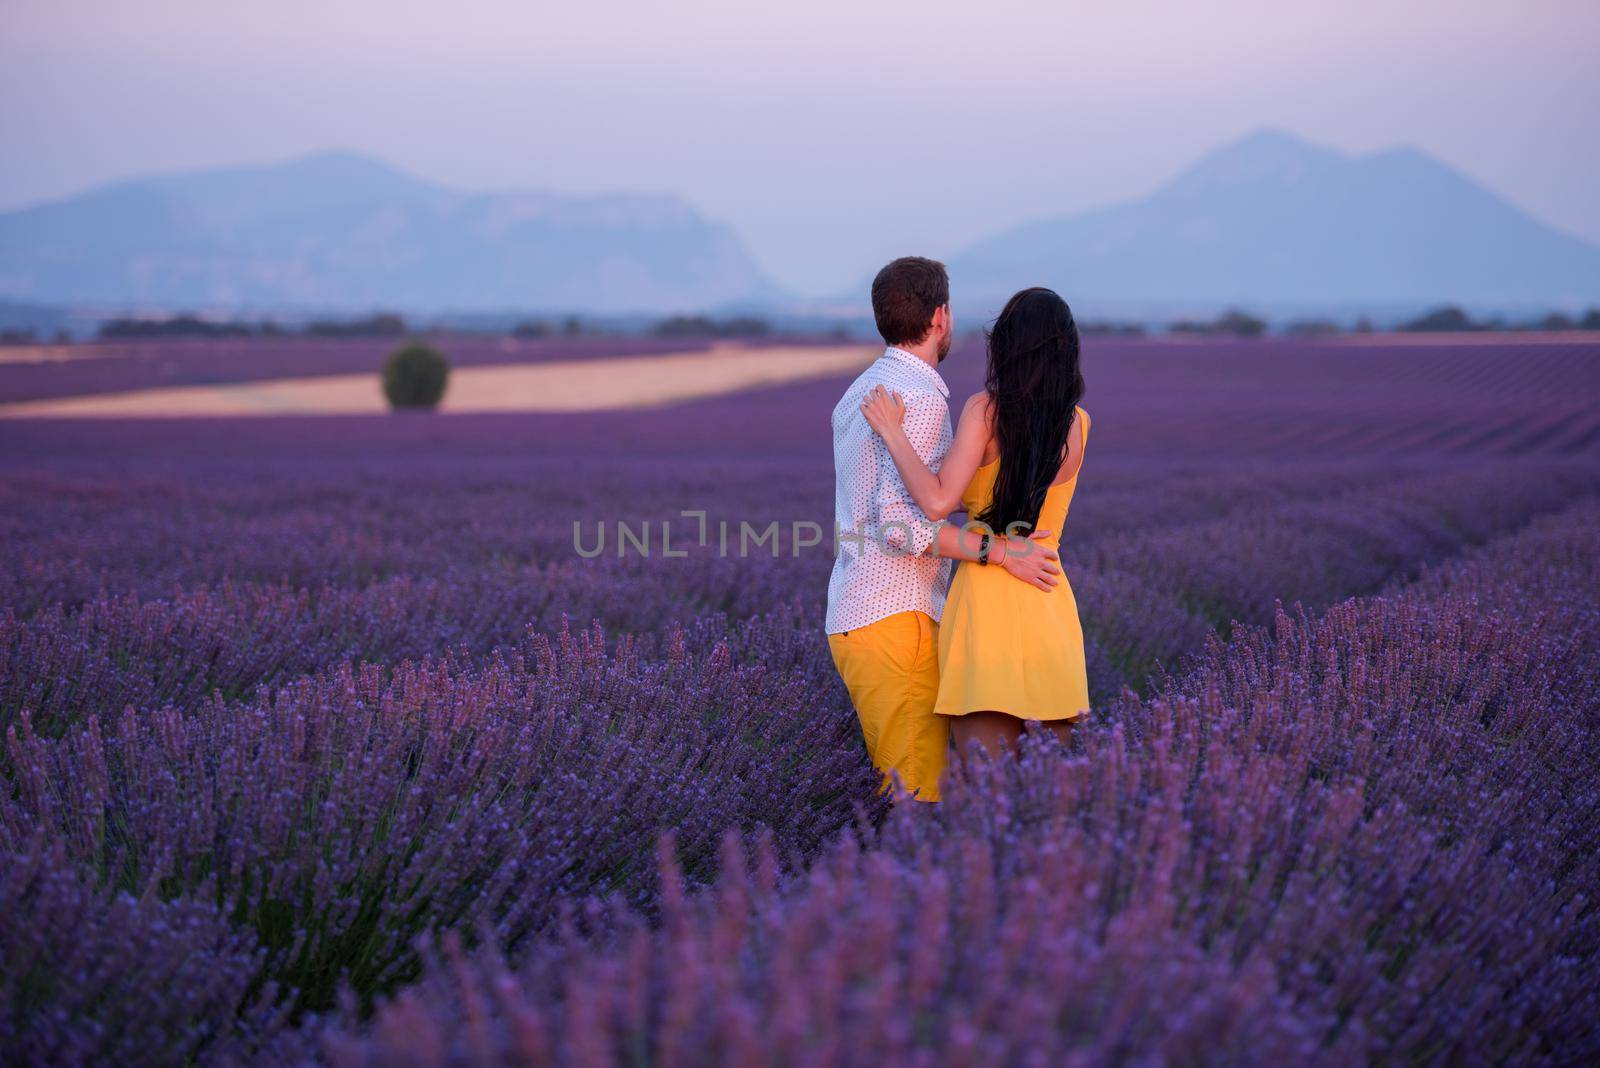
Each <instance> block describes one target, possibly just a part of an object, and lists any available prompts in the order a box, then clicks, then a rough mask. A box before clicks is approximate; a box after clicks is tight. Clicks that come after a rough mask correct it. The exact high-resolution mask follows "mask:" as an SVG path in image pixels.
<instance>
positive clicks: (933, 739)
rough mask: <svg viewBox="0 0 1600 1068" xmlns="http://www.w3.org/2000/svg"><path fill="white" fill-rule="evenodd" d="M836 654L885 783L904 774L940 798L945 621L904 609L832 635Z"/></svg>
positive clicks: (946, 730)
mask: <svg viewBox="0 0 1600 1068" xmlns="http://www.w3.org/2000/svg"><path fill="white" fill-rule="evenodd" d="M828 648H829V649H830V650H831V651H832V652H833V662H834V665H835V666H836V667H838V669H839V674H840V676H841V677H843V679H844V685H845V689H847V690H849V691H850V701H851V703H852V704H854V705H855V706H856V715H857V716H858V717H859V718H860V720H861V734H862V736H863V737H864V738H865V739H866V742H867V756H868V757H869V758H870V759H871V760H872V766H873V767H875V768H877V769H878V770H879V771H881V772H883V774H884V783H883V785H884V789H888V788H889V787H890V785H891V782H892V780H891V779H890V776H889V773H890V772H894V773H895V774H897V775H899V777H900V782H901V785H902V786H904V787H905V788H906V789H907V790H909V791H911V792H912V793H913V794H914V795H915V797H916V799H917V800H918V801H937V800H939V776H940V775H942V774H943V773H944V762H945V753H946V751H947V749H948V747H949V739H950V726H949V723H948V721H947V720H946V719H945V717H943V716H936V715H934V712H933V702H934V699H935V698H937V697H938V696H939V624H937V623H935V622H934V621H933V620H932V619H931V618H929V617H928V615H927V614H926V613H924V612H899V613H896V614H895V615H892V616H888V617H886V618H884V619H880V620H878V621H877V622H876V623H870V624H868V625H867V626H865V627H858V628H857V629H855V630H847V631H845V632H844V633H843V634H830V635H828Z"/></svg>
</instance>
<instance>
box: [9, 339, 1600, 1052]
mask: <svg viewBox="0 0 1600 1068" xmlns="http://www.w3.org/2000/svg"><path fill="white" fill-rule="evenodd" d="M1577 337H1578V340H1574V341H1569V342H1565V343H1538V344H1534V343H1519V342H1516V341H1509V340H1508V341H1505V342H1496V343H1493V344H1471V345H1466V344H1462V345H1438V344H1430V345H1416V344H1409V345H1408V344H1400V343H1388V342H1385V341H1383V340H1381V339H1379V340H1371V341H1362V342H1359V343H1356V342H1351V341H1328V342H1320V343H1309V342H1307V343H1291V342H1286V341H1259V342H1221V341H1206V342H1193V343H1179V342H1166V341H1159V342H1158V341H1149V342H1146V341H1126V340H1117V341H1113V340H1099V339H1090V340H1088V341H1086V343H1085V354H1084V362H1085V375H1086V378H1087V380H1088V385H1089V392H1088V395H1087V397H1086V398H1085V401H1084V406H1085V407H1086V408H1087V409H1088V410H1089V411H1090V412H1092V413H1093V416H1094V420H1095V436H1094V441H1093V444H1092V446H1091V448H1090V449H1089V452H1088V455H1087V458H1086V466H1085V472H1084V475H1083V477H1082V481H1081V488H1080V489H1079V491H1078V495H1077V499H1076V502H1075V504H1074V507H1073V511H1072V517H1071V521H1070V524H1069V529H1068V530H1067V531H1066V532H1065V536H1064V538H1063V548H1062V554H1063V560H1064V562H1065V564H1066V568H1067V571H1068V574H1069V576H1070V578H1071V581H1072V584H1073V587H1074V589H1075V591H1076V593H1077V597H1078V603H1079V606H1080V609H1081V613H1082V616H1083V620H1084V629H1085V636H1086V641H1087V644H1088V654H1089V671H1090V684H1091V688H1092V690H1093V692H1094V695H1095V700H1096V702H1097V706H1096V708H1095V709H1094V711H1093V713H1092V716H1091V720H1090V723H1089V726H1088V728H1087V729H1086V730H1081V731H1078V732H1077V733H1076V735H1075V738H1074V741H1073V743H1072V746H1071V748H1070V749H1065V750H1064V749H1062V748H1060V747H1058V746H1056V745H1055V744H1054V743H1053V742H1052V741H1049V740H1044V739H1041V740H1037V741H1034V740H1031V739H1030V740H1029V742H1028V744H1027V745H1026V746H1025V751H1024V753H1023V754H1022V757H1021V759H1020V760H1017V761H1010V762H1005V763H1002V764H999V765H996V766H987V767H986V766H978V767H972V768H969V769H967V770H966V771H964V772H963V773H961V776H960V778H959V780H958V781H956V782H954V783H952V784H951V786H950V788H949V789H948V791H947V800H946V801H945V802H943V803H942V804H940V805H939V806H937V807H936V808H933V807H928V806H911V805H898V806H895V805H890V804H889V803H888V802H887V801H885V799H883V798H882V797H880V796H878V795H877V793H876V791H875V785H876V778H875V776H874V774H873V773H872V771H871V769H870V767H869V766H868V765H867V761H866V757H865V753H864V750H863V747H862V744H861V741H860V735H859V729H858V728H857V725H856V722H855V717H854V713H853V712H852V710H851V708H850V706H849V703H848V700H847V698H846V696H845V693H844V690H843V687H842V685H841V684H840V683H839V681H838V678H837V676H836V673H835V671H834V668H833V665H832V662H831V661H830V659H829V656H828V651H827V647H826V644H825V642H824V640H823V638H822V635H821V619H822V599H823V596H824V589H825V586H826V576H827V572H828V568H829V565H830V563H831V556H830V545H829V539H827V538H826V537H825V538H824V539H823V543H822V544H821V545H818V546H807V545H804V544H801V543H799V542H797V540H796V538H795V537H794V534H795V531H796V529H797V528H796V527H795V524H796V523H807V522H809V523H816V524H819V525H820V526H821V527H822V528H824V529H831V522H832V515H831V500H832V471H831V456H830V454H829V447H830V441H829V437H828V434H827V415H828V411H829V409H830V408H831V407H832V404H833V402H834V400H835V399H836V397H837V395H838V392H839V391H840V389H841V388H842V385H843V380H841V379H837V378H832V379H819V380H816V381H812V382H807V383H802V384H797V385H786V386H782V387H777V388H771V389H765V390H758V391H755V392H751V393H746V394H742V395H732V396H724V397H719V398H715V399H710V400H703V401H698V402H693V403H688V404H683V405H679V406H675V407H670V408H661V409H654V410H649V411H644V412H608V413H593V414H586V415H540V416H531V415H526V416H518V415H452V416H430V415H394V416H389V417H382V418H357V417H328V418H293V417H289V418H254V419H241V420H231V421H230V420H206V419H191V420H170V421H159V420H136V421H126V422H124V421H109V420H88V421H76V422H75V421H65V420H63V421H44V420H40V421H28V422H4V421H0V444H3V446H4V447H3V449H0V538H3V541H4V546H5V553H4V558H3V562H0V606H3V608H0V637H3V642H0V728H3V730H4V733H5V745H4V749H3V752H0V777H3V783H0V852H3V853H4V858H3V863H0V915H3V916H4V917H5V922H4V924H3V926H0V1048H3V1049H4V1050H6V1051H7V1057H8V1058H9V1057H15V1059H16V1060H17V1061H18V1062H20V1063H27V1064H35V1063H37V1064H99V1063H115V1064H127V1065H141V1064H151V1065H166V1064H263V1065H276V1064H306V1063H323V1064H329V1065H335V1066H345V1065H349V1066H358V1065H360V1066H365V1065H388V1064H412V1065H441V1066H442V1065H463V1064H470V1065H511V1064H552V1065H606V1064H628V1065H705V1064H728V1065H756V1064H778V1065H795V1066H800V1065H830V1064H845V1065H855V1064H861V1065H867V1064H871V1065H884V1064H891V1065H919V1066H923V1065H925V1066H930V1068H931V1066H942V1065H952V1066H955V1065H969V1064H1016V1065H1035V1064H1038V1065H1045V1064H1049V1065H1056V1064H1064V1065H1099V1064H1220V1063H1227V1064H1261V1065H1281V1064H1283V1063H1285V1062H1286V1061H1289V1060H1291V1059H1293V1060H1294V1061H1296V1062H1298V1063H1302V1064H1306V1065H1330V1066H1331V1065H1340V1066H1342V1065H1349V1064H1361V1063H1377V1062H1382V1063H1415V1064H1571V1063H1580V1062H1584V1061H1586V1060H1593V1059H1594V1058H1596V1057H1600V1029H1597V1025H1596V1021H1597V1020H1600V995H1597V994H1596V992H1595V991H1596V989H1597V987H1596V984H1595V983H1594V981H1593V977H1594V970H1595V968H1596V966H1597V963H1600V913H1597V911H1596V895H1597V891H1600V775H1597V772H1596V769H1597V768H1600V596H1597V595H1600V343H1596V342H1594V341H1593V340H1582V338H1583V335H1578V336H1577ZM1590 337H1592V335H1591V336H1590ZM680 347H681V345H680ZM557 349H558V346H556V345H555V344H554V343H545V347H544V348H540V347H539V346H538V345H531V344H530V345H529V346H527V352H525V353H520V350H519V353H520V354H518V355H513V356H508V357H504V358H502V359H498V360H497V359H496V358H495V357H494V354H493V353H492V352H488V351H485V352H484V353H482V354H479V355H481V356H482V360H481V362H483V363H494V362H510V361H512V360H521V359H540V358H557V357H559V358H566V357H570V356H574V355H604V354H605V353H604V352H603V351H600V350H599V349H596V350H595V351H593V352H576V351H567V350H560V351H559V352H557ZM284 351H285V354H283V355H280V356H277V357H274V359H276V360H278V361H279V362H277V363H272V362H271V361H268V363H267V364H258V363H254V362H252V363H251V364H250V365H249V366H241V361H244V360H245V357H249V359H250V360H251V361H254V360H255V358H256V356H258V355H260V350H259V349H256V350H251V348H250V347H249V346H241V347H239V348H238V349H237V351H235V350H234V349H231V348H229V347H228V346H219V347H216V348H215V350H214V351H208V352H206V353H199V352H183V353H178V354H176V355H173V356H171V357H170V359H168V358H167V357H163V356H161V355H160V354H159V353H158V352H157V351H156V350H154V349H150V350H148V351H142V352H141V353H134V354H125V355H112V356H108V357H106V359H109V360H112V361H113V364H114V367H113V369H114V371H115V376H116V377H115V382H116V383H117V384H115V385H113V386H107V387H86V386H85V385H84V382H85V381H87V380H88V378H92V377H94V376H93V375H91V374H90V372H89V371H87V370H85V364H86V363H88V362H89V361H63V362H58V363H52V364H30V365H13V366H0V400H21V399H32V398H40V397H53V396H64V395H71V394H74V393H78V392H83V391H85V389H88V388H115V389H129V388H136V387H137V386H142V385H147V384H165V383H166V382H168V381H172V380H173V379H171V378H167V379H161V380H153V379H152V378H151V376H152V374H157V373H159V374H167V373H168V372H157V370H156V369H158V368H160V367H164V366H165V367H169V369H170V374H171V375H176V376H179V378H180V379H181V380H183V381H188V382H195V381H237V380H244V379H248V378H251V377H268V378H270V377H274V376H288V375H302V374H308V373H316V372H313V371H308V370H307V369H306V367H307V366H308V363H307V361H308V360H309V359H310V357H307V356H306V355H305V353H304V352H301V351H300V350H293V351H290V350H288V349H286V350H284ZM633 351H639V350H638V349H635V350H633ZM663 351H665V349H663ZM550 353H556V354H557V355H555V356H551V355H550ZM241 354H243V355H241ZM473 358H474V359H476V357H473ZM163 360H167V362H166V363H163ZM347 360H349V361H355V362H360V361H363V360H364V361H366V362H367V364H370V362H371V361H370V359H368V356H367V355H366V354H360V355H347V356H341V357H339V358H337V359H334V360H332V362H331V363H330V364H319V365H318V366H319V367H320V366H332V367H333V369H335V370H338V371H346V370H349V369H350V367H351V366H354V363H350V364H348V365H347V363H346V362H345V361H347ZM981 364H982V352H981V348H980V347H979V346H977V345H975V344H971V343H969V344H967V345H965V346H960V347H958V348H957V349H956V350H955V351H954V352H953V353H952V355H951V358H950V360H949V362H948V363H947V364H946V367H947V368H948V370H949V373H948V375H947V377H948V378H949V379H950V381H951V385H952V392H953V395H954V398H955V400H956V401H957V402H959V400H960V399H961V398H963V397H964V396H965V395H966V394H967V393H969V392H971V391H973V390H974V389H976V388H977V387H978V385H979V383H980V381H981V374H982V367H981ZM110 366H112V365H108V367H110ZM86 376H88V378H86ZM207 376H209V377H207ZM686 510H688V511H699V512H704V513H705V515H706V522H707V523H708V525H709V526H710V528H711V531H712V537H711V538H710V539H709V544H707V545H703V546H702V545H698V544H696V538H695V535H696V532H697V529H698V522H697V520H696V519H695V518H694V517H692V516H690V517H686V516H684V515H682V513H683V512H684V511H686ZM619 521H620V522H624V523H627V524H630V526H631V528H632V529H634V530H638V529H641V528H642V527H643V525H645V524H649V525H650V529H651V530H652V531H653V537H654V538H655V541H654V542H653V544H652V548H653V549H654V550H655V551H654V552H652V553H651V555H650V556H649V557H648V558H646V557H644V556H642V555H641V554H640V553H638V552H636V551H631V550H630V551H628V552H626V553H625V554H622V555H619V553H618V547H617V541H616V539H615V537H614V534H615V528H616V524H617V523H618V522H619ZM774 521H776V523H777V524H778V528H777V529H778V531H779V534H778V537H777V539H776V541H775V542H772V541H769V542H764V543H762V544H760V545H759V546H757V547H755V548H754V549H752V550H751V551H749V552H747V553H744V554H740V553H737V552H729V553H727V554H724V553H723V552H721V551H720V549H719V545H718V540H717V537H716V530H717V528H718V525H719V524H721V523H723V522H727V523H728V524H730V526H731V527H732V528H733V530H734V534H733V540H734V543H735V546H734V547H736V545H737V539H738V533H737V532H738V528H739V524H741V523H747V524H749V525H750V526H751V527H752V528H754V529H756V530H757V531H762V530H765V529H766V527H767V525H768V524H770V523H773V522H774ZM575 524H577V526H578V532H579V534H580V535H581V537H580V538H579V541H580V543H581V544H582V545H583V546H585V547H592V546H593V545H594V544H595V537H596V533H597V531H598V530H599V529H602V528H604V529H607V530H608V531H609V534H610V535H611V536H610V540H608V541H607V543H606V551H605V552H604V553H602V554H600V555H598V556H595V557H593V558H587V557H585V556H584V555H582V554H580V553H579V552H577V551H576V550H575V542H574V525H575ZM662 524H667V525H669V526H670V527H671V528H672V531H673V543H672V544H673V546H674V547H675V549H677V548H683V549H686V550H687V551H686V554H685V555H683V556H681V557H680V556H672V557H666V556H663V555H662V554H661V552H660V548H661V545H660V531H661V525H662ZM802 540H804V539H802Z"/></svg>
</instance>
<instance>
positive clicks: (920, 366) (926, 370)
mask: <svg viewBox="0 0 1600 1068" xmlns="http://www.w3.org/2000/svg"><path fill="white" fill-rule="evenodd" d="M883 355H884V356H885V357H886V358H888V359H891V360H898V361H900V362H901V363H908V364H910V365H911V366H913V367H915V368H916V369H917V371H918V372H920V373H921V374H923V375H926V376H927V377H928V378H930V379H932V380H933V385H934V388H935V389H937V390H938V391H939V394H940V396H944V397H948V396H950V387H949V386H947V385H945V384H944V376H942V375H941V374H939V372H938V370H937V369H936V368H935V367H934V366H933V365H932V364H930V363H929V362H928V361H927V360H924V359H923V358H922V357H921V356H918V355H917V354H916V353H914V352H907V351H906V350H905V349H902V348H900V347H899V346H898V345H890V346H889V347H888V348H886V349H884V350H883Z"/></svg>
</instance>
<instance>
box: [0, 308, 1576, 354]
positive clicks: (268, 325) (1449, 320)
mask: <svg viewBox="0 0 1600 1068" xmlns="http://www.w3.org/2000/svg"><path fill="white" fill-rule="evenodd" d="M412 329H413V328H412V327H411V325H410V324H408V323H407V322H406V319H405V317H404V316H401V315H397V314H394V313H391V312H384V313H379V314H376V315H369V316H365V317H362V318H357V319H315V320H312V321H310V322H307V323H304V324H299V325H285V324H283V323H278V322H273V321H271V320H266V319H263V320H260V321H254V322H252V321H247V320H238V319H235V320H218V319H204V318H201V317H200V316H198V315H193V314H183V315H177V316H174V317H172V318H170V319H110V320H107V321H106V322H104V323H102V324H101V326H100V337H102V338H105V339H108V340H127V339H141V338H194V337H201V338H244V337H280V338H281V337H323V338H363V337H366V338H398V337H404V336H406V335H407V334H409V333H411V332H412ZM504 329H505V328H504V327H500V328H498V329H496V330H491V331H490V332H502V331H504ZM641 329H643V330H644V331H645V332H647V333H649V334H650V335H653V336H655V337H683V338H690V337H695V338H763V337H770V336H772V335H774V334H776V333H778V332H779V328H778V327H777V326H776V325H775V324H774V323H773V322H772V321H771V320H768V319H764V318H760V317H757V316H751V315H739V316H733V317H730V318H726V319H715V318H712V317H710V316H706V315H674V316H670V317H668V318H666V319H661V320H658V321H656V322H654V323H652V324H637V325H635V324H627V325H625V326H624V327H622V328H620V329H619V327H618V325H617V324H615V323H612V324H606V323H597V322H592V321H587V320H584V319H582V318H580V317H578V316H575V315H571V316H566V317H563V318H559V319H528V320H524V321H523V322H520V323H517V324H516V325H515V326H513V327H512V328H511V329H510V331H509V332H510V334H511V335H512V336H513V337H518V338H553V337H561V338H575V337H583V336H606V335H615V334H618V333H624V334H632V333H636V332H637V331H639V330H641ZM1162 329H1163V328H1162V327H1160V326H1154V327H1153V326H1151V325H1149V324H1146V323H1143V322H1138V321H1115V320H1108V319H1093V320H1086V321H1084V322H1082V323H1080V324H1079V330H1080V331H1081V332H1082V333H1083V334H1084V335H1085V336H1089V337H1144V336H1146V335H1148V334H1151V333H1157V332H1160V331H1161V330H1162ZM1164 329H1165V331H1166V332H1168V333H1171V334H1177V335H1190V336H1196V337H1237V338H1251V337H1264V336H1266V335H1267V334H1269V333H1277V334H1281V335H1284V336H1287V337H1297V338H1314V337H1327V336H1331V335H1335V334H1345V333H1356V334H1368V333H1376V332H1378V331H1379V330H1380V329H1381V328H1380V327H1379V326H1377V325H1376V324H1374V323H1373V322H1372V321H1371V320H1370V319H1366V318H1362V319H1358V320H1356V321H1355V322H1354V323H1348V322H1339V321H1336V320H1333V319H1295V320H1292V321H1289V322H1287V323H1282V324H1281V325H1279V326H1276V327H1274V326H1273V325H1272V324H1270V323H1269V322H1268V321H1267V320H1265V319H1262V318H1260V317H1258V316H1256V315H1253V314H1251V313H1250V312H1247V311H1243V310H1240V309H1237V308H1234V309H1229V310H1228V311H1225V312H1224V313H1222V314H1221V315H1219V316H1217V317H1216V318H1215V319H1179V320H1177V321H1175V322H1171V323H1168V324H1166V326H1165V327H1164ZM1386 329H1391V330H1400V331H1406V332H1428V331H1438V332H1445V331H1494V330H1540V331H1562V330H1600V307H1597V308H1590V309H1589V310H1588V311H1586V312H1584V313H1583V314H1581V315H1567V314H1565V313H1562V312H1551V313H1549V314H1547V315H1544V316H1542V317H1540V318H1538V319H1527V320H1507V319H1504V318H1500V317H1494V318H1489V319H1473V318H1472V317H1471V316H1470V315H1468V314H1467V313H1466V312H1465V311H1464V310H1463V309H1461V308H1460V307H1457V306H1454V305H1448V306H1445V307H1440V308H1435V309H1433V310H1432V311H1429V312H1427V313H1426V314H1423V315H1420V316H1418V317H1417V318H1415V319H1410V320H1407V321H1405V322H1401V323H1397V324H1393V325H1390V326H1387V327H1386ZM447 332H448V331H447ZM467 332H469V333H471V332H484V331H482V330H470V329H469V330H468V331H467ZM813 333H817V334H826V333H829V332H828V331H824V330H820V329H819V330H816V331H813ZM831 333H832V335H833V336H837V337H839V338H841V339H842V338H844V337H847V336H849V329H848V328H847V327H845V326H842V325H841V326H838V327H836V328H834V329H833V330H832V331H831ZM70 340H71V339H70V338H69V337H67V335H66V334H65V332H60V333H58V334H57V335H56V338H55V341H56V343H58V344H64V343H66V342H68V341H70ZM42 342H43V339H42V338H40V337H38V336H36V334H35V332H34V331H32V330H5V331H0V345H34V344H40V343H42Z"/></svg>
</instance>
